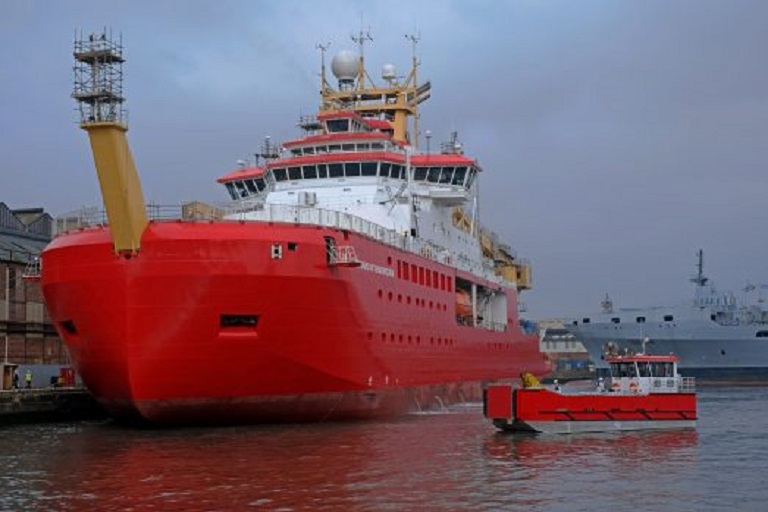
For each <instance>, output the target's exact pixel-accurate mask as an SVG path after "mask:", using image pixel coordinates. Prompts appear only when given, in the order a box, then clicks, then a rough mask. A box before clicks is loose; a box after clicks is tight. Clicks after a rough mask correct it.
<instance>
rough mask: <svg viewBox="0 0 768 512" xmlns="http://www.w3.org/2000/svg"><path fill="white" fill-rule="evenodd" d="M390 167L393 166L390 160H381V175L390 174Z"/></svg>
mask: <svg viewBox="0 0 768 512" xmlns="http://www.w3.org/2000/svg"><path fill="white" fill-rule="evenodd" d="M390 167H392V164H390V163H389V162H381V164H380V165H379V176H389V168H390Z"/></svg>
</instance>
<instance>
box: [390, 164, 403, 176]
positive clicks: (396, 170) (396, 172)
mask: <svg viewBox="0 0 768 512" xmlns="http://www.w3.org/2000/svg"><path fill="white" fill-rule="evenodd" d="M389 177H390V178H398V179H401V180H404V179H405V167H403V166H402V165H398V164H392V169H391V170H390V171H389Z"/></svg>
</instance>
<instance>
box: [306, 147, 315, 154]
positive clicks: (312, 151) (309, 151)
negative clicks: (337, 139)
mask: <svg viewBox="0 0 768 512" xmlns="http://www.w3.org/2000/svg"><path fill="white" fill-rule="evenodd" d="M304 154H305V155H314V154H315V148H314V147H313V146H310V147H308V148H304Z"/></svg>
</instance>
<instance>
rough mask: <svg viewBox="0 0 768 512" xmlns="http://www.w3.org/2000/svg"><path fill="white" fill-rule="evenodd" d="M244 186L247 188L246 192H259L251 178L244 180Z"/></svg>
mask: <svg viewBox="0 0 768 512" xmlns="http://www.w3.org/2000/svg"><path fill="white" fill-rule="evenodd" d="M245 188H247V189H248V192H250V193H251V194H258V193H259V189H257V188H256V183H254V182H253V180H245Z"/></svg>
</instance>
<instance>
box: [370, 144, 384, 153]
mask: <svg viewBox="0 0 768 512" xmlns="http://www.w3.org/2000/svg"><path fill="white" fill-rule="evenodd" d="M371 149H372V150H373V151H382V150H383V149H384V144H382V143H381V142H374V143H372V144H371Z"/></svg>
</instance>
